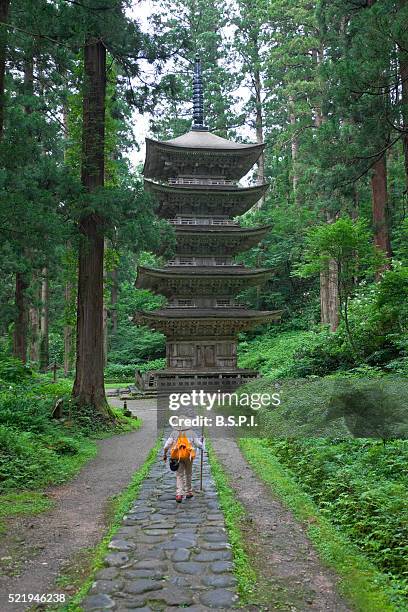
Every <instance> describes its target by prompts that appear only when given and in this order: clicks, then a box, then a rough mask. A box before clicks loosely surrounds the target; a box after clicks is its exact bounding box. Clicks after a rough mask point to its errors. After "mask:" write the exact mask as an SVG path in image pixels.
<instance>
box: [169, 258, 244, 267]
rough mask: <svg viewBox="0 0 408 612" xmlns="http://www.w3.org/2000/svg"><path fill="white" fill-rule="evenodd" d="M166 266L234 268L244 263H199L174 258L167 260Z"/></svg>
mask: <svg viewBox="0 0 408 612" xmlns="http://www.w3.org/2000/svg"><path fill="white" fill-rule="evenodd" d="M167 266H175V267H178V268H184V267H187V268H188V267H190V268H194V267H199V268H208V267H216V268H222V267H228V268H230V267H234V268H243V267H244V264H242V263H235V262H230V263H216V262H211V263H210V264H204V263H200V262H196V261H183V262H180V261H174V260H172V259H171V260H169V261H168V262H167V263H166V267H167Z"/></svg>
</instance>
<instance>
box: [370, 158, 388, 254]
mask: <svg viewBox="0 0 408 612" xmlns="http://www.w3.org/2000/svg"><path fill="white" fill-rule="evenodd" d="M371 190H372V205H373V224H374V241H375V244H376V245H377V247H378V248H379V249H381V250H382V251H383V252H384V253H385V255H386V256H387V257H388V258H391V244H390V236H389V228H388V192H387V162H386V157H385V155H382V157H381V158H380V159H379V160H377V161H376V162H375V164H374V166H373V174H372V177H371Z"/></svg>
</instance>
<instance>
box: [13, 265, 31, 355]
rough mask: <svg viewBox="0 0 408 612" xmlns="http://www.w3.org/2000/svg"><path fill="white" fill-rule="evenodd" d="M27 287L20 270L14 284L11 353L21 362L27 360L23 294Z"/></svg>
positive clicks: (24, 300) (25, 316)
mask: <svg viewBox="0 0 408 612" xmlns="http://www.w3.org/2000/svg"><path fill="white" fill-rule="evenodd" d="M27 288H28V284H27V281H26V278H25V275H24V274H23V273H22V272H17V273H16V286H15V306H16V309H17V315H16V319H15V323H14V337H13V355H14V357H17V358H18V359H21V361H22V362H23V363H26V361H27V306H26V295H25V293H26V291H27Z"/></svg>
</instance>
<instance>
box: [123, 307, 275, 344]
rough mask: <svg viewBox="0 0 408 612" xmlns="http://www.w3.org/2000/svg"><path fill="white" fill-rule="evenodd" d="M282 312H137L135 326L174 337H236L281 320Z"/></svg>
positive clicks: (182, 310) (164, 310)
mask: <svg viewBox="0 0 408 612" xmlns="http://www.w3.org/2000/svg"><path fill="white" fill-rule="evenodd" d="M280 316H281V311H278V310H276V311H268V312H261V311H257V310H247V309H244V308H228V309H225V311H224V310H222V309H220V308H206V309H204V308H177V309H176V308H163V309H162V310H154V311H150V312H143V311H138V312H136V313H135V315H134V317H133V322H134V323H135V324H136V325H146V326H147V327H150V328H151V329H154V330H156V331H159V332H162V333H163V334H165V335H166V336H167V337H172V338H173V337H174V338H199V337H200V336H201V337H203V338H208V337H210V336H215V337H217V338H220V337H221V336H224V337H235V336H236V335H237V334H238V333H240V332H242V331H245V330H247V329H250V328H251V327H255V326H257V325H263V324H265V323H271V322H272V321H277V320H279V319H280Z"/></svg>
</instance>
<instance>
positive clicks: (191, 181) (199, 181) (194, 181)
mask: <svg viewBox="0 0 408 612" xmlns="http://www.w3.org/2000/svg"><path fill="white" fill-rule="evenodd" d="M169 185H203V186H207V185H225V186H228V187H235V186H236V182H235V181H231V180H228V179H224V178H219V179H214V178H208V179H207V178H196V177H191V178H190V177H189V178H187V177H183V178H182V177H176V178H169Z"/></svg>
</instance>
